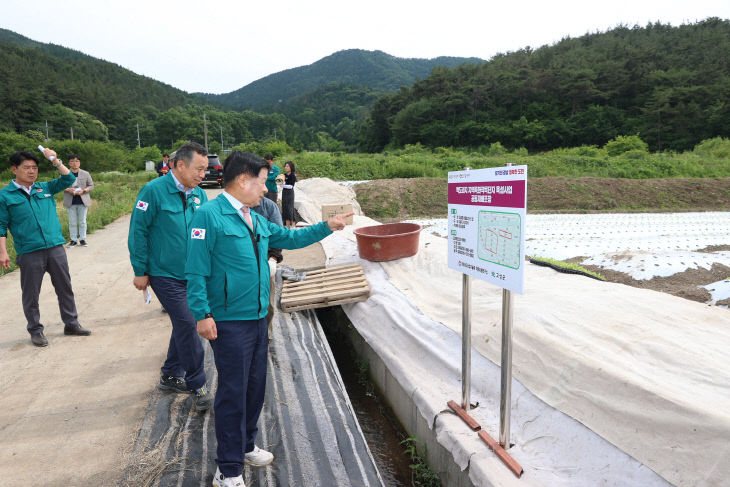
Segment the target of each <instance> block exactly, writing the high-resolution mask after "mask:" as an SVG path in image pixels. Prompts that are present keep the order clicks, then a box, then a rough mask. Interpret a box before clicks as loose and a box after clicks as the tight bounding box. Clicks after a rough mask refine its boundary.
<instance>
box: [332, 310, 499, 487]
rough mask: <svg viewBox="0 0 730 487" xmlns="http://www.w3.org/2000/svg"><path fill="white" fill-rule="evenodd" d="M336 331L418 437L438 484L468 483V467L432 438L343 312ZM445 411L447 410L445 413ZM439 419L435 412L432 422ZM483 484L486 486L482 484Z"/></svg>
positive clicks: (433, 431)
mask: <svg viewBox="0 0 730 487" xmlns="http://www.w3.org/2000/svg"><path fill="white" fill-rule="evenodd" d="M337 317H338V323H337V326H338V327H339V329H340V331H341V332H343V335H345V336H346V337H347V339H348V341H349V342H350V344H351V345H352V347H353V349H354V350H355V353H357V355H358V357H359V358H360V360H366V361H367V362H368V363H369V365H370V380H371V381H372V382H373V384H375V386H376V387H377V388H378V389H379V392H380V396H381V397H382V398H383V400H385V402H386V403H387V404H388V406H390V408H391V409H392V410H393V413H394V414H395V415H396V417H397V418H398V421H400V423H401V424H402V425H403V427H404V428H405V429H406V431H407V432H408V433H409V434H410V435H412V436H414V437H415V438H416V439H417V440H418V445H419V452H420V453H421V455H422V456H423V454H424V451H423V447H424V446H425V450H426V451H425V459H426V462H427V463H428V465H429V467H430V468H431V470H432V471H434V472H436V473H437V474H438V476H439V478H440V479H441V484H442V485H443V486H448V487H472V486H473V483H472V482H471V480H470V479H469V467H468V466H467V467H466V469H464V470H462V469H461V468H460V467H459V465H457V464H456V462H455V461H454V458H453V456H452V455H451V452H449V451H448V450H447V449H446V448H444V447H443V446H442V445H441V444H440V443H439V442H438V440H437V439H436V428H435V427H433V426H434V425H429V424H428V422H427V421H426V420H425V419H424V417H423V415H422V414H421V413H420V412H419V411H418V408H417V407H416V405H415V403H414V402H413V400H412V399H411V397H410V396H409V395H408V394H407V393H406V391H405V390H404V389H403V388H402V387H401V385H400V384H399V383H398V381H397V380H396V379H395V377H393V375H392V374H391V373H390V371H389V370H388V369H387V367H386V366H385V364H384V363H383V361H382V360H381V359H380V356H378V354H377V353H375V351H374V350H373V349H372V348H371V347H370V345H368V344H367V342H365V340H364V339H363V338H362V337H361V336H360V334H359V333H358V332H357V330H356V329H355V327H354V326H352V325H351V324H350V322H349V320H348V319H347V316H346V315H345V313H344V312H342V311H339V312H338V313H337ZM447 414H450V412H449V413H447ZM439 421H441V415H439V416H437V417H436V419H435V423H436V422H439ZM485 487H486V486H485Z"/></svg>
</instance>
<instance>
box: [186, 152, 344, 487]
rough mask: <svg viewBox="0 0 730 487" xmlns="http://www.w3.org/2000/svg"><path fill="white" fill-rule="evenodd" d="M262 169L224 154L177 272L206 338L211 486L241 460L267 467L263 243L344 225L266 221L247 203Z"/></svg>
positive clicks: (252, 159)
mask: <svg viewBox="0 0 730 487" xmlns="http://www.w3.org/2000/svg"><path fill="white" fill-rule="evenodd" d="M268 171H269V167H268V164H267V163H266V162H264V161H263V160H262V159H261V158H259V157H258V156H256V155H254V154H251V153H249V152H239V151H235V152H232V153H231V154H230V155H229V156H228V159H227V160H226V163H225V166H224V167H223V181H224V184H225V190H224V191H223V193H222V194H221V195H220V196H218V197H217V198H216V199H214V200H212V201H210V202H209V203H208V204H206V205H204V206H203V207H202V208H201V209H200V210H199V211H198V212H196V214H195V216H194V217H193V222H192V225H191V226H192V229H191V230H190V232H189V244H188V258H187V263H186V265H185V277H186V278H187V282H188V303H189V304H190V310H191V311H192V313H193V316H194V317H195V320H196V321H197V325H198V333H199V334H200V335H201V336H202V337H203V338H207V339H208V340H210V345H211V347H212V349H213V355H214V357H215V365H216V369H217V370H218V392H217V393H216V398H215V406H214V410H215V434H216V439H217V440H218V447H217V459H216V461H217V463H218V469H217V471H216V473H215V476H214V478H213V485H214V486H218V487H223V486H235V485H243V478H242V469H243V464H244V462H245V463H247V464H249V465H252V466H264V465H268V464H269V463H271V462H272V461H273V460H274V456H273V455H272V454H271V453H270V452H268V451H265V450H263V449H261V448H259V447H258V446H256V445H255V440H256V434H257V432H258V428H257V426H256V422H257V421H258V418H259V414H260V413H261V408H262V406H263V403H264V391H265V388H266V363H267V354H268V339H267V338H268V333H267V324H266V314H267V307H268V304H269V266H268V265H267V264H266V258H267V253H268V249H269V245H272V246H275V247H279V248H283V249H297V248H302V247H306V246H307V245H310V244H313V243H314V242H317V241H319V240H322V239H323V238H325V237H326V236H328V235H329V234H331V233H332V231H333V230H341V229H343V228H344V227H345V218H346V217H347V216H350V215H337V216H335V217H333V218H332V219H331V220H329V221H328V222H321V223H318V224H316V225H312V226H311V227H308V228H305V229H302V230H292V229H289V228H284V227H283V226H280V225H277V224H275V223H271V222H269V221H268V220H266V219H265V218H264V217H262V216H261V215H259V214H257V213H256V212H252V211H251V208H252V207H254V206H256V205H258V204H259V202H260V201H261V199H262V198H263V197H264V195H265V194H266V192H267V188H266V179H267V175H268Z"/></svg>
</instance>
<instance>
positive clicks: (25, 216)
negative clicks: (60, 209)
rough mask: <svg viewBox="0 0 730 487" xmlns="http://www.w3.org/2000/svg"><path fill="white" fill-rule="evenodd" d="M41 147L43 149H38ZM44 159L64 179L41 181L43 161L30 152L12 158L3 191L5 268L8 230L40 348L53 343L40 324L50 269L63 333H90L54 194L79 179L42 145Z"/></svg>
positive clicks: (1, 253) (0, 239)
mask: <svg viewBox="0 0 730 487" xmlns="http://www.w3.org/2000/svg"><path fill="white" fill-rule="evenodd" d="M39 149H42V148H41V147H39ZM43 154H44V155H45V157H46V158H47V159H48V160H49V161H51V162H52V163H53V166H54V167H55V168H56V169H58V172H59V173H60V174H61V176H60V177H58V178H56V179H53V180H51V181H47V182H43V183H39V182H37V181H36V179H38V159H37V158H36V156H34V155H33V154H32V153H30V152H25V151H21V152H16V153H14V154H13V155H12V156H10V169H11V171H13V174H15V179H13V180H11V181H10V184H8V185H7V186H6V187H5V188H3V189H2V190H0V266H2V267H3V268H5V269H7V268H9V267H10V256H9V254H8V251H7V248H6V242H7V235H8V231H10V233H11V234H12V235H13V245H14V246H15V251H16V254H17V256H18V257H17V259H16V260H15V262H16V263H17V264H18V267H19V268H20V289H21V293H22V301H23V312H24V313H25V318H26V320H27V321H28V326H27V329H28V333H30V341H31V343H33V345H35V346H36V347H45V346H47V345H48V339H47V338H46V337H45V335H44V333H43V330H44V327H43V325H42V324H41V322H40V308H39V306H38V296H39V295H40V292H41V284H43V276H44V275H45V273H46V272H48V274H50V276H51V283H52V284H53V287H54V289H55V290H56V296H58V308H59V310H60V312H61V320H62V321H63V323H64V327H63V333H64V335H79V336H87V335H90V334H91V331H89V330H87V329H86V328H83V327H82V326H81V325H80V324H79V320H78V312H77V311H76V300H75V299H74V293H73V289H72V287H71V275H70V273H69V270H68V259H67V258H66V251H65V249H64V248H63V244H64V243H65V242H66V239H65V238H64V237H63V234H62V233H61V222H59V221H58V215H57V213H56V201H55V199H54V198H53V195H54V194H55V193H58V192H60V191H63V190H64V189H65V188H68V187H69V186H71V185H72V184H73V183H74V181H75V179H76V178H75V177H74V175H73V174H71V171H69V169H68V168H67V167H66V166H64V165H63V163H62V162H61V160H60V159H58V158H57V156H56V152H55V151H52V150H50V149H43Z"/></svg>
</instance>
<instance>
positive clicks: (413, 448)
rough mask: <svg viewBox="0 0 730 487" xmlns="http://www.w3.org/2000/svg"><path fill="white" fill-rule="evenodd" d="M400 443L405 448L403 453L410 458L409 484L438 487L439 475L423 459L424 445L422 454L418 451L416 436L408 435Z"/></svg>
mask: <svg viewBox="0 0 730 487" xmlns="http://www.w3.org/2000/svg"><path fill="white" fill-rule="evenodd" d="M400 444H401V445H403V447H404V448H405V450H403V453H405V454H406V455H408V456H409V457H410V459H411V484H412V485H414V486H415V487H440V486H441V480H440V479H439V476H438V475H436V473H435V472H434V471H433V470H431V467H429V466H428V464H427V463H426V461H425V460H424V459H423V457H424V456H425V447H424V454H423V455H421V454H420V453H419V451H418V440H417V439H416V437H415V436H409V437H408V438H406V439H405V440H403V441H401V443H400Z"/></svg>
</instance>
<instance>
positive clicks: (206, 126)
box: [203, 112, 208, 153]
mask: <svg viewBox="0 0 730 487" xmlns="http://www.w3.org/2000/svg"><path fill="white" fill-rule="evenodd" d="M203 134H204V135H205V152H206V153H207V152H208V121H207V120H206V119H205V112H203Z"/></svg>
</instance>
